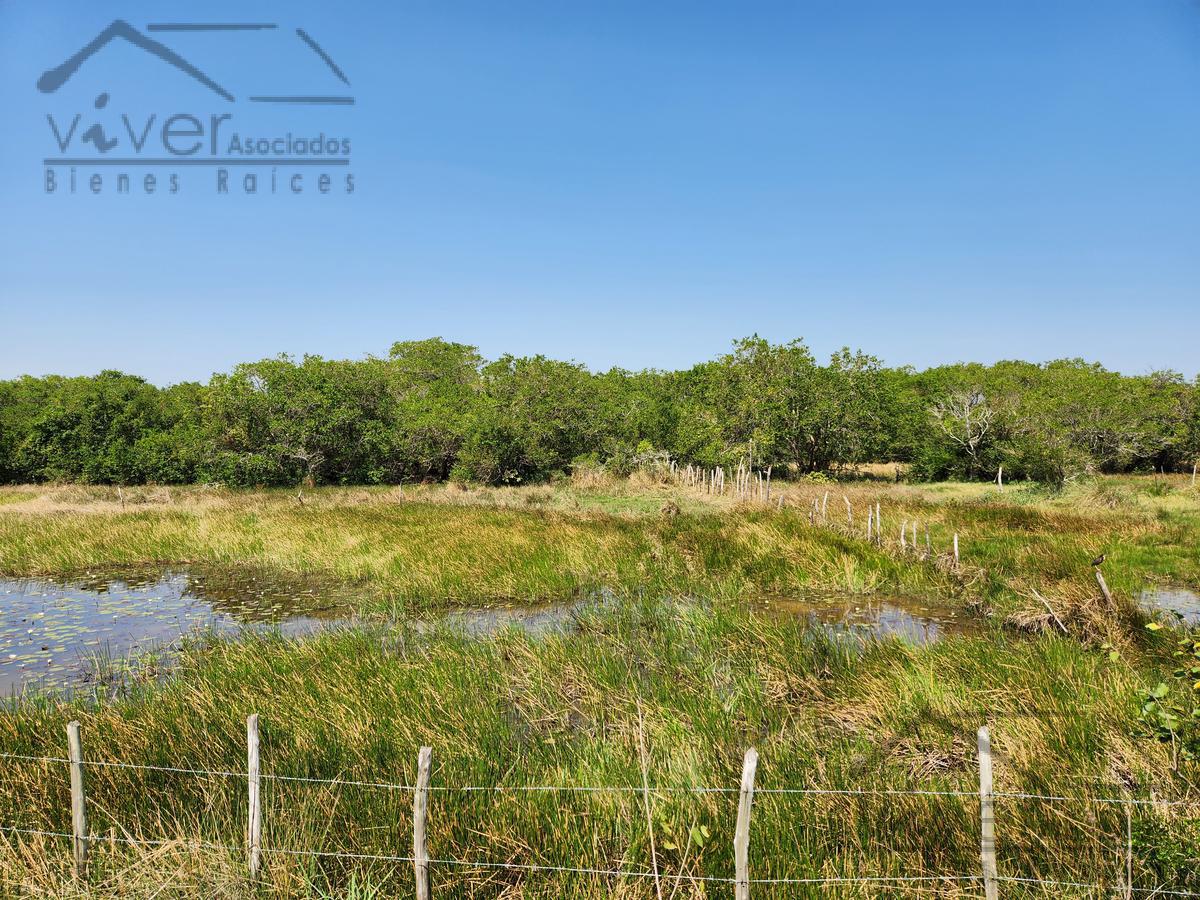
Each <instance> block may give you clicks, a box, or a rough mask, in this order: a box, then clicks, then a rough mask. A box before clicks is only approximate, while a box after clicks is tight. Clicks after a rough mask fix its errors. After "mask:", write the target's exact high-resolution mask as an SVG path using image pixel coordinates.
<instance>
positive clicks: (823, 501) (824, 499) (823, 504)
mask: <svg viewBox="0 0 1200 900" xmlns="http://www.w3.org/2000/svg"><path fill="white" fill-rule="evenodd" d="M828 507H829V491H826V492H825V496H824V497H822V498H821V524H822V525H824V524H825V523H826V522H827V521H828V519H827V517H826V515H825V513H826V510H827V508H828Z"/></svg>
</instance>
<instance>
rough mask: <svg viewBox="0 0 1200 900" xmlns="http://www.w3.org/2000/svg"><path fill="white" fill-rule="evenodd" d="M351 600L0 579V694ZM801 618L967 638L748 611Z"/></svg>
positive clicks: (954, 622) (866, 609) (491, 616)
mask: <svg viewBox="0 0 1200 900" xmlns="http://www.w3.org/2000/svg"><path fill="white" fill-rule="evenodd" d="M354 599H355V598H354V596H353V593H352V591H351V590H350V589H348V588H346V587H344V586H339V585H335V584H316V583H314V582H311V581H307V582H305V581H288V580H282V579H280V578H278V577H263V576H255V575H247V574H245V573H230V572H227V571H220V570H217V571H213V572H200V571H195V570H192V571H188V570H171V571H166V572H161V571H160V572H148V573H103V572H94V573H89V574H87V575H85V576H82V577H80V578H77V579H74V580H72V581H69V582H55V581H44V580H19V581H3V580H0V693H2V694H5V695H7V694H12V693H15V692H19V691H23V690H27V689H30V688H63V687H70V688H88V689H100V690H106V689H108V688H109V687H112V686H113V685H117V684H120V683H121V682H122V681H123V680H126V679H128V678H129V677H131V676H132V675H135V674H136V673H137V672H141V673H142V674H144V675H148V676H151V677H152V676H153V675H155V674H157V673H158V671H160V670H161V669H162V668H164V667H166V666H169V665H170V663H171V660H172V658H173V654H174V652H175V651H177V650H178V648H179V646H180V644H181V642H182V641H184V640H187V639H188V638H189V637H197V636H201V635H205V634H213V633H215V634H218V635H237V634H240V633H242V632H243V631H244V630H247V629H248V630H251V631H264V630H278V631H279V632H280V633H282V634H284V635H286V636H303V635H306V634H310V633H312V632H313V631H315V630H317V629H320V628H327V627H346V626H350V625H353V624H354V621H355V620H354V617H353V615H352V612H351V611H352V609H353V608H354V606H355V604H354V602H353V601H354ZM577 608H578V604H576V603H559V604H551V605H538V606H519V605H517V606H504V605H500V606H496V605H493V606H483V607H470V608H461V609H455V610H450V611H449V612H446V613H444V614H442V615H440V616H438V617H437V618H435V619H432V620H431V619H424V620H422V621H421V622H420V623H418V627H422V628H430V627H435V626H438V625H446V626H449V627H451V628H455V629H458V630H461V631H463V632H465V633H467V634H470V635H477V636H484V635H487V634H491V633H493V632H496V631H498V630H500V629H503V628H509V627H516V628H520V629H522V630H524V631H527V632H530V633H535V634H540V633H545V632H547V631H551V630H554V629H562V628H570V627H571V626H572V622H573V617H574V613H575V611H576V609H577ZM753 608H754V609H755V611H756V612H758V613H760V614H762V615H765V616H771V617H783V618H788V619H801V620H804V621H806V622H807V623H808V624H809V625H811V626H813V627H819V628H824V629H826V630H828V631H829V632H831V633H833V634H835V635H836V636H838V637H839V638H849V639H865V638H868V637H871V636H892V635H895V636H897V637H900V638H901V639H904V640H907V641H910V642H913V643H917V644H925V643H929V642H931V641H936V640H939V639H941V638H942V637H944V636H945V635H947V634H952V633H961V632H964V631H970V630H972V627H973V622H972V620H971V619H970V617H969V616H966V615H964V614H963V613H962V611H961V610H955V609H952V608H949V607H941V606H937V605H931V604H930V603H929V602H928V601H926V600H922V599H919V598H917V599H914V598H896V597H889V598H883V599H878V598H869V597H863V596H846V595H822V596H815V595H814V596H807V597H805V598H802V599H798V598H786V599H780V598H776V599H769V600H764V601H760V602H757V603H755V604H754V605H753Z"/></svg>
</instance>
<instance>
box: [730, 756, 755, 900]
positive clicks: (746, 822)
mask: <svg viewBox="0 0 1200 900" xmlns="http://www.w3.org/2000/svg"><path fill="white" fill-rule="evenodd" d="M756 769H758V751H757V750H755V749H754V748H753V747H751V748H750V749H749V750H747V751H746V756H745V758H744V759H743V760H742V791H741V794H740V795H739V797H738V814H737V829H736V830H735V831H734V833H733V866H734V884H733V896H734V900H750V807H751V805H752V804H753V803H754V772H755V770H756Z"/></svg>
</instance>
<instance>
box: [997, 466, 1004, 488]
mask: <svg viewBox="0 0 1200 900" xmlns="http://www.w3.org/2000/svg"><path fill="white" fill-rule="evenodd" d="M996 487H997V488H999V489H1000V490H1004V466H1001V467H1000V468H999V469H997V470H996Z"/></svg>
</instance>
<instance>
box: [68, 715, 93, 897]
mask: <svg viewBox="0 0 1200 900" xmlns="http://www.w3.org/2000/svg"><path fill="white" fill-rule="evenodd" d="M67 758H68V759H69V760H70V761H71V832H72V841H71V843H72V845H73V847H74V850H75V877H76V878H82V877H83V876H84V875H85V874H86V871H87V852H88V837H87V830H88V826H87V801H86V799H85V798H84V793H83V742H82V740H80V737H79V723H78V722H68V723H67Z"/></svg>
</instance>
